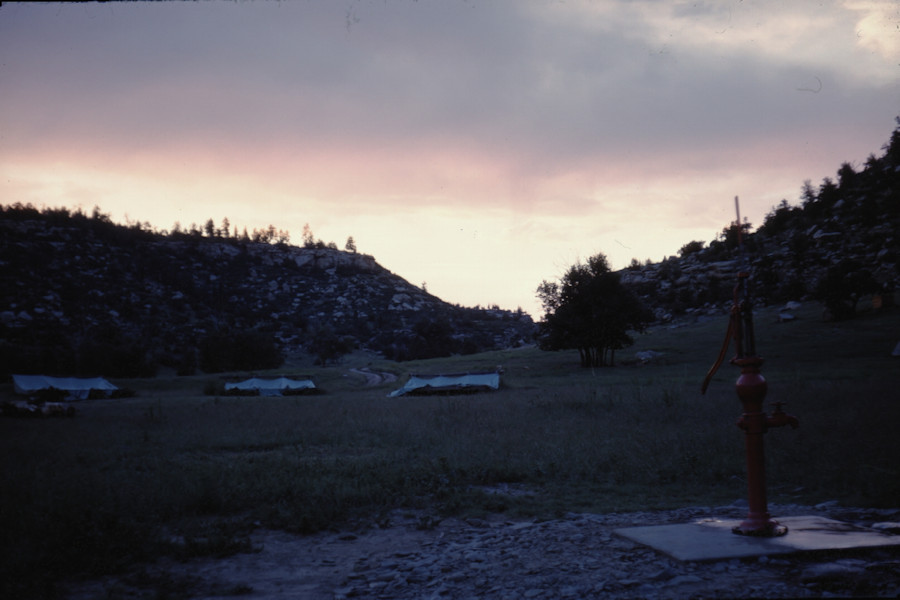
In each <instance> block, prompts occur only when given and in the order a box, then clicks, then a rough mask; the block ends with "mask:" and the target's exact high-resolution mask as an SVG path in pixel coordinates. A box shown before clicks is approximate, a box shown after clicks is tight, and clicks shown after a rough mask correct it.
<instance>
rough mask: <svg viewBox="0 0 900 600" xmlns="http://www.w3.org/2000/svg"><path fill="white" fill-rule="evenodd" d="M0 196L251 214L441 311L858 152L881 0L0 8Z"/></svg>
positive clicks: (875, 124)
mask: <svg viewBox="0 0 900 600" xmlns="http://www.w3.org/2000/svg"><path fill="white" fill-rule="evenodd" d="M0 98H2V110H0V204H7V205H8V204H13V203H15V202H22V203H29V202H30V203H32V204H34V205H36V206H38V207H42V206H48V207H59V206H65V207H69V208H77V207H81V208H82V209H83V210H85V212H90V211H91V210H92V209H93V207H94V206H95V205H96V206H99V207H100V208H101V209H102V210H103V211H104V212H106V213H108V214H110V215H111V216H112V218H113V220H114V221H116V222H120V223H125V222H126V220H130V221H141V222H145V221H146V222H149V223H151V224H152V225H153V226H155V227H156V228H159V229H171V228H172V226H173V225H174V223H176V222H179V223H180V224H181V225H182V226H183V227H188V226H190V224H191V223H196V224H198V225H202V224H203V223H204V222H205V221H206V220H207V219H209V218H212V219H213V220H214V221H215V222H216V224H219V223H221V221H222V219H223V217H227V218H228V219H229V221H230V222H231V223H232V225H237V226H238V227H239V228H241V229H243V228H244V227H247V228H248V230H251V231H252V230H253V229H254V228H263V227H266V226H268V225H269V224H273V225H275V226H276V227H277V228H279V229H287V230H289V231H290V232H291V236H292V242H293V243H296V244H299V243H301V233H302V230H303V226H304V224H307V223H308V224H309V226H310V227H311V229H312V232H313V234H314V235H315V237H316V238H321V239H322V240H324V241H326V242H331V241H333V242H335V243H336V244H337V245H338V247H340V248H343V247H344V243H345V241H346V240H347V238H348V237H349V236H353V238H354V240H355V241H356V245H357V247H358V249H359V251H360V252H364V253H366V254H371V255H373V256H374V257H375V259H376V260H377V261H378V262H379V263H380V264H381V265H382V266H384V267H385V268H387V269H390V270H391V271H393V272H394V273H396V274H398V275H400V276H402V277H404V278H405V279H407V280H408V281H410V282H411V283H413V284H415V285H420V284H422V283H423V282H425V283H427V289H428V291H429V292H431V293H433V294H435V295H437V296H439V297H441V298H442V299H444V300H447V301H449V302H454V303H460V304H463V305H466V306H472V305H475V304H481V305H483V306H484V305H491V304H498V305H500V306H501V307H503V308H509V309H516V308H517V307H521V308H523V309H524V310H526V311H528V312H530V313H531V314H532V315H533V316H534V317H535V318H538V317H539V316H540V314H539V309H538V305H537V301H536V300H535V294H534V291H535V288H536V287H537V286H538V284H540V282H541V280H543V279H548V280H549V279H555V278H557V277H559V276H560V275H561V274H562V272H563V271H564V270H565V269H566V268H567V267H568V266H569V265H571V264H573V263H574V262H575V261H577V260H579V259H586V258H587V257H589V256H591V255H593V254H595V253H597V252H603V253H605V254H606V255H607V257H608V258H609V260H610V262H611V264H612V266H613V267H614V268H622V267H625V266H627V265H628V263H629V262H630V261H631V259H632V258H637V259H638V260H641V261H644V260H646V259H648V258H649V259H652V260H654V261H657V260H660V259H662V258H664V257H666V256H670V255H675V254H677V252H678V250H679V248H681V246H682V245H684V244H685V243H687V242H689V241H692V240H700V241H705V242H709V241H711V240H713V239H715V237H716V235H717V234H718V233H719V232H720V231H721V230H722V228H723V227H725V226H726V225H727V224H728V223H729V222H730V221H731V220H733V219H734V205H733V198H734V196H736V195H737V196H740V198H741V205H742V212H743V214H744V215H745V216H747V217H748V218H749V220H750V221H751V223H752V224H753V225H759V224H761V223H762V220H763V217H764V216H765V214H766V213H767V212H769V211H770V210H771V209H772V207H773V206H775V205H776V204H778V203H779V202H780V201H781V200H782V199H786V200H788V202H790V203H792V204H796V203H799V197H800V190H801V186H802V185H803V182H804V180H807V179H808V180H811V181H812V182H813V184H814V185H816V186H818V185H819V184H820V183H821V181H822V179H823V178H825V177H834V176H835V173H836V171H837V169H838V168H839V167H840V165H841V163H843V162H849V163H850V164H852V165H855V166H856V167H861V166H862V164H863V163H864V162H865V160H866V158H867V157H868V156H869V155H870V154H873V153H874V154H877V155H880V154H881V152H882V150H881V148H882V146H883V145H884V144H885V143H886V142H887V141H888V139H889V137H890V134H891V131H893V129H894V127H895V123H894V119H895V117H897V116H898V115H900V3H898V2H896V0H885V1H878V0H868V1H866V0H858V1H847V2H838V1H805V0H804V1H791V2H785V1H784V0H772V1H756V0H742V1H740V0H731V1H728V0H722V1H716V2H671V1H666V2H662V1H659V2H657V1H649V0H648V1H641V0H635V1H624V0H623V1H613V0H598V1H596V2H588V1H585V2H580V1H572V0H569V1H566V2H557V1H550V0H546V1H544V0H531V1H529V0H516V1H512V0H510V1H487V0H484V1H481V0H467V1H466V0H458V1H457V0H440V1H438V0H431V1H429V0H420V1H418V2H414V1H411V0H410V1H394V0H372V1H354V0H330V1H317V0H310V1H302V0H282V1H280V2H279V1H274V0H273V1H264V0H257V1H240V0H239V1H236V2H231V1H218V0H211V1H201V2H153V3H149V2H126V3H119V2H107V3H80V4H25V3H16V2H3V5H2V7H0Z"/></svg>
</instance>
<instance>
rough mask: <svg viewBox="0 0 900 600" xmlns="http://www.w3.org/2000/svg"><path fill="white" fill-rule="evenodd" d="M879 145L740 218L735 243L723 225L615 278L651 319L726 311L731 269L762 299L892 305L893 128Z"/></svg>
mask: <svg viewBox="0 0 900 600" xmlns="http://www.w3.org/2000/svg"><path fill="white" fill-rule="evenodd" d="M897 122H898V125H900V118H898V120H897ZM882 150H883V152H884V153H883V154H882V155H881V156H876V155H874V154H872V155H870V156H869V158H868V160H867V161H866V163H865V165H864V166H863V167H862V168H861V169H859V170H858V171H857V170H856V169H855V168H854V167H853V166H852V165H850V164H848V163H844V164H843V165H841V166H840V168H839V170H838V171H837V178H836V179H832V178H825V179H824V180H823V181H822V183H821V185H820V186H819V187H818V188H817V187H814V186H813V185H812V184H811V183H810V182H809V181H807V182H806V183H805V184H804V186H803V192H802V197H801V199H800V200H801V204H800V205H799V206H792V205H791V204H789V203H788V202H787V201H786V200H783V201H782V202H781V204H780V205H779V206H777V207H773V208H772V211H771V212H770V213H769V214H768V215H767V216H766V219H765V222H764V223H763V224H762V225H761V226H759V228H758V229H756V230H755V231H752V227H751V224H749V223H742V224H741V233H742V235H741V240H742V242H743V243H742V244H739V236H738V227H737V225H732V226H730V227H726V228H725V229H724V230H723V231H722V233H721V234H720V235H719V237H718V238H717V239H716V240H714V241H712V242H711V243H709V245H707V244H706V243H704V242H699V241H694V242H689V243H687V244H685V245H684V246H683V247H682V248H681V250H680V252H679V256H672V257H669V258H667V259H666V260H663V261H661V262H659V263H652V264H638V263H636V262H635V263H633V264H632V265H631V266H630V267H629V268H627V269H625V270H623V271H622V281H623V282H624V283H625V284H626V285H628V286H630V287H631V288H632V289H633V290H635V291H636V292H637V293H638V295H639V296H640V297H641V299H642V300H643V301H644V302H645V303H646V304H647V305H648V306H649V307H651V308H652V309H653V310H654V313H655V314H656V317H657V318H658V319H660V320H668V319H672V318H677V317H678V316H679V315H692V314H694V315H695V314H698V313H700V314H705V313H720V312H722V311H723V310H727V309H728V307H729V306H730V298H731V295H732V292H731V290H732V288H733V286H734V283H735V281H736V277H737V272H738V271H739V270H748V271H749V272H750V275H751V282H752V285H753V293H754V297H755V298H756V302H757V303H761V304H783V303H786V302H788V301H796V300H815V301H818V302H820V303H822V305H823V309H824V312H823V314H824V316H825V317H826V318H829V319H842V318H849V317H851V316H852V315H853V314H854V313H855V310H856V309H857V308H858V305H857V303H858V301H859V300H860V299H862V298H865V297H871V298H873V300H874V302H875V305H876V306H877V305H878V303H879V302H880V303H881V304H882V305H883V306H884V305H891V304H892V303H893V299H894V296H895V292H896V289H897V285H898V283H900V127H898V129H896V130H895V131H894V132H893V134H892V136H891V138H890V141H889V142H888V143H887V144H886V145H885V146H884V148H882Z"/></svg>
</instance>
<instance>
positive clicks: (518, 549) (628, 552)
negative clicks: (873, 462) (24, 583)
mask: <svg viewBox="0 0 900 600" xmlns="http://www.w3.org/2000/svg"><path fill="white" fill-rule="evenodd" d="M771 508H772V514H773V515H776V516H777V515H781V516H789V515H798V514H819V515H822V516H827V517H830V518H834V519H838V520H842V521H845V522H853V523H855V524H860V525H864V526H871V525H872V524H873V523H875V522H883V521H890V520H894V521H896V520H900V510H887V511H886V510H871V509H846V508H839V507H836V506H834V505H833V504H832V503H827V504H826V505H820V506H818V507H802V506H794V505H787V506H778V507H771ZM744 514H745V509H744V508H742V507H741V506H740V503H739V502H738V503H736V505H734V506H728V507H715V508H713V507H695V508H684V509H678V510H673V511H662V512H640V513H614V514H606V515H595V514H574V513H573V514H568V515H565V516H563V517H561V518H558V519H552V520H545V521H536V520H523V519H509V518H506V517H504V516H501V515H494V516H491V517H490V518H488V519H445V520H439V519H437V518H436V517H434V516H430V515H429V514H427V513H424V512H414V511H403V510H398V511H395V512H394V513H392V514H391V516H390V519H389V520H384V521H382V522H381V523H379V525H378V526H377V527H376V526H374V525H373V526H369V527H360V528H357V529H355V530H352V531H351V530H347V531H340V532H330V533H321V534H317V535H311V536H297V535H292V534H288V533H284V532H279V531H270V530H264V529H259V530H257V531H255V532H254V533H253V534H252V536H251V540H250V541H251V543H252V547H253V549H254V550H253V551H252V552H248V553H242V554H236V555H233V556H229V557H225V558H220V559H213V558H203V559H194V560H189V561H185V562H179V561H175V560H171V559H166V560H161V561H159V562H157V563H154V564H148V565H140V566H136V567H135V568H134V569H133V570H132V571H131V572H130V573H127V574H124V575H120V576H116V577H107V578H104V579H101V580H94V581H81V582H73V583H70V584H68V585H66V586H65V589H64V593H63V597H64V598H68V599H70V600H88V599H93V598H109V599H119V598H121V599H125V598H128V599H138V598H141V599H143V598H148V599H149V598H203V599H207V600H213V599H223V600H224V599H226V598H248V599H254V600H263V599H265V600H283V599H284V600H286V599H288V598H290V599H296V598H300V599H311V600H326V599H327V600H332V599H343V598H392V599H399V600H405V599H422V598H453V599H456V598H500V599H519V598H526V599H527V598H548V599H549V598H747V597H757V598H795V597H817V598H818V597H829V596H831V597H835V596H836V597H852V596H859V597H873V596H875V597H898V594H900V547H891V548H882V549H877V550H867V551H856V552H847V551H844V552H827V553H807V554H792V555H779V556H770V557H759V558H753V559H742V560H726V561H713V562H705V563H698V562H680V561H677V560H674V559H672V558H669V557H668V556H665V555H663V554H660V553H658V552H656V551H654V550H652V549H650V548H647V547H644V546H641V545H639V544H635V543H633V542H631V541H629V540H626V539H624V538H621V537H619V536H618V535H616V534H615V533H614V530H615V529H617V528H621V527H630V526H637V525H654V524H667V523H687V522H691V521H692V520H697V519H701V518H710V517H716V518H723V519H733V518H742V517H743V516H744Z"/></svg>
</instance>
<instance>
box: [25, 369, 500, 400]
mask: <svg viewBox="0 0 900 600" xmlns="http://www.w3.org/2000/svg"><path fill="white" fill-rule="evenodd" d="M13 386H14V388H15V392H16V393H17V394H20V395H23V396H29V397H39V396H47V395H53V396H57V397H59V399H63V400H67V401H71V400H85V399H88V398H109V397H115V396H116V393H117V391H118V390H119V388H117V387H116V386H115V385H113V384H112V383H110V382H109V381H107V380H106V379H104V378H102V377H50V376H47V375H13ZM498 389H500V373H497V372H491V373H456V374H449V375H410V377H409V380H407V382H406V383H405V384H404V385H403V387H401V388H399V389H397V390H394V391H393V392H391V393H390V394H389V396H390V397H392V398H396V397H398V396H405V395H429V394H471V393H477V392H488V391H494V390H498ZM317 391H318V389H317V388H316V384H315V383H313V381H312V380H311V379H291V378H288V377H277V378H273V379H266V378H261V377H251V378H250V379H245V380H243V381H235V382H227V383H225V393H226V394H228V395H253V396H288V395H297V394H308V393H315V392H317Z"/></svg>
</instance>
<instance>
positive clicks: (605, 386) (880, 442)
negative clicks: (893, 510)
mask: <svg viewBox="0 0 900 600" xmlns="http://www.w3.org/2000/svg"><path fill="white" fill-rule="evenodd" d="M816 313H817V310H816V309H813V308H810V309H808V310H806V311H801V313H800V317H801V318H800V319H799V320H798V321H796V322H792V323H784V324H778V323H776V318H775V312H773V311H771V310H763V311H760V312H759V313H758V314H757V338H758V347H759V352H760V354H762V355H763V356H764V357H765V358H766V361H767V362H766V364H765V365H764V367H763V372H764V374H765V375H766V377H767V379H768V380H769V384H770V392H769V400H770V401H776V400H781V401H785V402H787V403H788V406H787V407H786V410H788V411H789V412H791V413H793V414H795V415H797V416H798V417H799V419H800V422H801V428H800V429H799V430H797V431H792V430H789V429H777V430H772V431H770V432H769V433H768V434H767V436H766V445H767V447H766V448H767V453H768V457H769V463H768V469H769V470H768V480H769V491H770V500H771V501H773V502H784V501H792V502H819V501H823V500H831V499H837V500H840V501H842V502H844V503H846V504H850V505H871V506H891V505H893V506H896V504H897V498H900V467H898V464H900V461H898V458H900V441H898V440H900V438H898V436H897V435H896V433H895V427H896V423H897V422H898V420H900V419H898V417H900V405H898V403H897V402H896V398H897V394H896V390H895V385H896V384H895V381H896V373H897V368H898V362H897V359H895V358H891V356H890V352H891V350H892V348H893V347H894V345H895V344H896V343H897V341H898V339H900V311H894V312H890V313H884V314H881V315H874V314H871V313H870V314H863V315H861V316H860V317H859V318H858V319H856V320H854V321H851V322H846V323H839V324H829V323H822V322H821V320H819V319H818V315H817V314H816ZM726 324H727V323H726V322H725V319H724V318H715V319H711V320H708V321H706V322H704V323H699V324H694V325H691V326H686V327H681V328H674V329H670V328H658V329H656V330H654V331H652V332H649V333H647V334H645V335H641V336H639V337H638V338H637V341H636V344H635V346H634V347H632V348H630V349H629V350H628V351H624V352H622V353H620V356H618V357H617V359H618V361H619V362H620V363H621V364H620V366H618V367H615V368H606V369H595V370H585V369H581V368H579V367H578V366H577V356H575V355H573V354H572V353H563V352H560V353H544V352H540V351H538V350H536V349H518V350H510V351H501V352H492V353H486V354H481V355H475V356H469V357H454V358H451V359H446V360H434V361H417V362H412V363H401V364H398V363H391V362H387V361H379V360H374V359H372V358H371V357H366V356H362V355H354V356H351V357H348V358H347V360H346V361H345V362H344V363H342V364H341V365H339V366H336V367H329V368H326V369H314V368H312V367H311V366H309V365H304V364H296V365H293V366H289V367H287V368H285V369H281V370H280V371H279V372H280V373H290V372H292V371H295V372H296V373H297V374H301V375H304V376H306V375H312V376H313V377H314V378H315V379H316V381H317V383H318V385H319V386H320V387H321V388H322V389H323V390H324V391H325V392H326V393H324V394H322V395H317V396H309V397H304V396H301V397H288V398H219V397H210V396H204V395H203V394H202V390H203V388H204V385H205V384H206V382H207V381H208V380H210V379H216V378H210V377H192V378H169V379H164V378H159V379H155V380H134V381H123V382H117V383H119V384H122V385H127V386H128V387H131V388H134V389H136V390H137V391H138V393H139V396H138V397H136V398H133V399H128V400H121V401H96V402H90V403H82V404H80V405H79V410H80V414H79V416H78V417H76V418H74V419H46V420H19V419H3V420H2V421H0V457H2V458H0V467H2V468H0V489H2V490H3V494H2V496H0V549H2V555H0V580H2V581H6V582H7V583H5V584H4V585H5V586H7V587H8V589H7V590H4V589H0V592H4V591H9V592H21V591H22V590H23V589H24V590H27V591H28V592H29V593H32V594H37V593H38V592H40V591H41V590H36V589H34V586H35V585H36V584H34V583H33V582H35V581H51V582H52V581H53V579H55V578H56V577H59V576H64V575H68V574H72V573H80V574H90V573H103V572H109V571H114V570H116V569H118V568H122V567H124V566H126V565H128V564H130V563H132V562H133V561H135V560H142V559H148V558H152V557H153V556H156V555H159V554H160V553H176V554H182V555H183V554H185V553H187V554H192V553H193V554H216V553H224V552H229V551H234V550H240V549H242V548H244V544H245V541H246V538H245V537H243V535H242V534H243V532H244V531H245V527H247V526H248V524H250V523H253V522H261V523H263V524H265V525H267V526H271V527H280V528H285V529H288V530H293V531H299V532H310V531H316V530H319V529H323V528H328V527H334V526H341V524H342V523H348V522H351V521H353V520H355V519H357V518H361V519H364V520H371V519H377V518H378V515H379V514H380V513H381V512H382V511H384V510H387V509H389V508H392V507H397V506H418V507H431V508H434V509H435V510H439V511H443V512H467V511H468V512H473V511H474V512H479V511H492V510H494V511H496V510H506V511H510V512H513V513H518V514H531V515H538V516H553V515H555V514H559V513H561V512H564V511H568V510H575V511H578V510H591V511H629V510H641V509H654V508H667V507H675V506H682V505H715V504H719V503H728V502H731V501H733V500H735V499H737V498H744V497H745V496H746V492H745V489H744V485H745V484H744V482H743V473H744V464H743V460H744V458H743V439H742V434H741V432H740V430H738V429H737V428H736V427H735V426H734V422H735V420H736V419H737V418H738V417H739V416H740V404H739V402H738V401H737V399H736V397H735V395H734V388H733V383H734V380H735V379H736V377H737V370H736V369H735V367H732V366H730V365H728V364H727V363H726V364H725V365H723V366H722V368H721V369H720V371H719V374H718V375H717V376H716V378H715V380H714V381H713V384H712V385H711V387H710V390H709V391H708V392H707V395H706V396H701V395H700V394H699V387H700V383H701V381H702V379H703V376H704V375H705V373H706V370H707V369H708V367H709V366H710V364H711V363H712V361H713V359H714V358H715V356H716V354H717V352H718V350H719V347H720V345H721V342H722V337H723V335H724V330H725V326H726ZM645 349H652V350H656V351H659V352H663V353H664V354H663V356H662V357H661V358H660V359H658V361H657V362H656V363H654V364H651V365H639V364H636V363H635V362H634V361H633V360H630V358H631V357H633V355H634V352H636V351H638V350H645ZM729 355H730V354H729ZM364 366H369V367H371V368H372V369H374V370H381V369H383V370H387V371H391V372H394V373H396V374H398V375H399V376H400V377H401V379H400V382H395V383H390V384H383V385H380V386H376V387H365V386H364V385H363V380H362V378H361V377H359V376H356V375H352V374H348V371H349V369H350V368H355V367H364ZM498 366H499V367H502V369H503V371H504V376H503V383H504V385H503V389H502V390H501V391H499V392H497V393H493V394H482V395H472V396H454V397H409V398H396V399H388V398H387V397H386V394H387V393H388V392H389V391H390V390H392V389H394V388H395V387H398V386H399V385H400V383H402V381H403V378H404V376H405V375H406V374H407V373H410V372H459V371H466V370H471V371H475V370H488V369H494V368H496V367H498ZM502 483H507V484H516V486H517V487H518V488H519V489H522V488H524V489H527V490H529V491H531V492H532V493H531V494H529V495H524V496H520V495H515V496H509V495H503V494H488V493H486V492H485V487H486V486H488V487H490V486H496V485H497V484H502ZM173 534H174V535H175V536H176V538H178V539H179V540H181V541H179V543H177V544H174V543H172V539H173V537H172V536H173ZM38 574H40V575H39V576H38ZM29 581H30V582H32V583H27V582H29ZM23 586H24V587H23ZM3 595H4V596H5V597H12V596H10V595H9V594H3Z"/></svg>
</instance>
